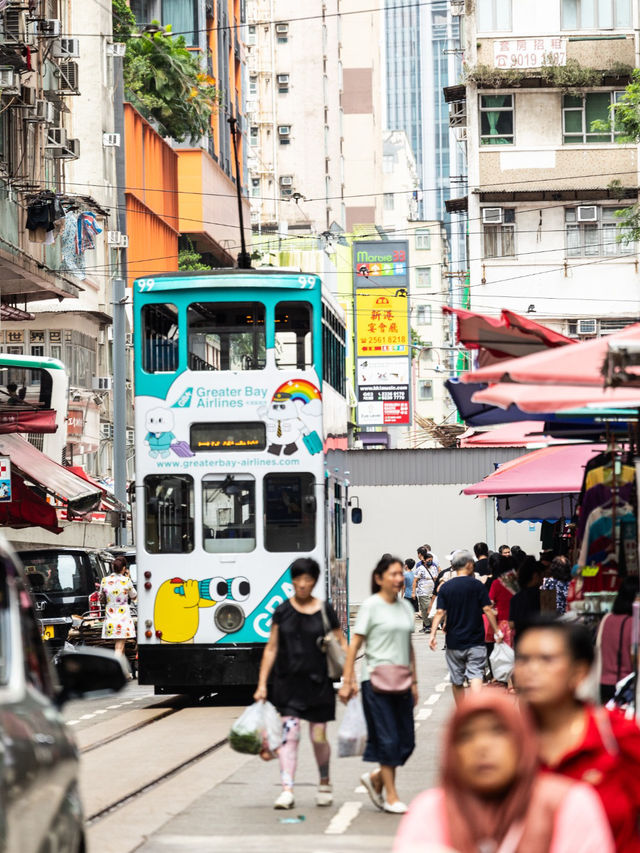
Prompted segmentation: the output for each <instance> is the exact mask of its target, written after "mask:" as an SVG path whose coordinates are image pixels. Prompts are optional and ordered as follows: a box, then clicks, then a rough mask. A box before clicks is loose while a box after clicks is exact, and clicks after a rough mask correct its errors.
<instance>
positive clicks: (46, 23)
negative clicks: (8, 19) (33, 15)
mask: <svg viewBox="0 0 640 853" xmlns="http://www.w3.org/2000/svg"><path fill="white" fill-rule="evenodd" d="M31 26H32V28H33V33H34V35H36V36H41V37H47V38H57V37H58V36H59V35H60V33H61V32H62V24H61V22H60V20H59V18H44V19H41V20H39V21H32V22H31Z"/></svg>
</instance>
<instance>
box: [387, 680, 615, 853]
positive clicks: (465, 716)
mask: <svg viewBox="0 0 640 853" xmlns="http://www.w3.org/2000/svg"><path fill="white" fill-rule="evenodd" d="M536 753H537V743H536V738H535V735H534V732H533V727H532V723H531V720H530V719H529V715H528V713H527V712H526V709H523V708H518V707H517V706H516V703H515V702H514V701H513V698H511V697H509V696H507V695H506V694H505V693H502V692H498V691H496V690H483V691H476V692H475V693H470V694H469V696H468V697H466V698H465V699H464V700H463V701H462V702H461V703H460V704H459V705H458V706H457V708H456V710H455V713H454V714H453V717H452V718H451V721H450V723H449V725H448V727H447V732H446V735H445V743H444V750H443V753H442V783H441V787H440V788H434V789H432V790H430V791H425V792H424V793H422V794H420V795H419V796H418V797H417V798H416V799H415V800H414V801H413V803H412V804H411V806H410V808H409V811H408V812H407V814H406V815H405V817H404V818H403V820H402V822H401V824H400V827H399V828H398V834H397V836H396V839H395V843H394V846H393V851H394V853H426V851H434V850H439V851H440V850H444V849H445V848H446V850H448V851H453V850H455V851H456V853H478V851H482V850H491V851H496V850H500V851H509V853H605V851H609V853H613V850H614V846H613V839H612V837H611V830H610V829H609V826H608V823H607V819H606V816H605V814H604V811H603V809H602V805H601V804H600V802H599V800H598V797H597V795H596V794H595V793H594V791H593V790H592V789H591V788H590V787H589V786H588V785H584V784H582V785H581V784H578V783H576V782H573V781H570V780H569V779H563V778H561V777H560V776H552V775H551V774H549V773H540V770H539V767H538V759H537V755H536Z"/></svg>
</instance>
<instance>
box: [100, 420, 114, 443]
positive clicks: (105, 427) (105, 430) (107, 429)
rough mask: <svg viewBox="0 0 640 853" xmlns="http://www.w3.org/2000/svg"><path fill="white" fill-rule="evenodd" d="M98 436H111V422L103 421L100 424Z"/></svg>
mask: <svg viewBox="0 0 640 853" xmlns="http://www.w3.org/2000/svg"><path fill="white" fill-rule="evenodd" d="M100 438H107V439H108V438H113V424H110V423H106V422H105V421H103V422H102V423H101V424H100Z"/></svg>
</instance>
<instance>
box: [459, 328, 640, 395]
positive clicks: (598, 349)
mask: <svg viewBox="0 0 640 853" xmlns="http://www.w3.org/2000/svg"><path fill="white" fill-rule="evenodd" d="M612 341H617V342H633V343H636V342H637V343H640V323H634V324H633V325H632V326H628V327H627V328H626V329H623V331H621V332H616V333H615V334H613V335H607V336H606V337H602V338H594V340H592V341H585V342H584V343H579V344H574V345H573V346H569V345H567V346H562V347H557V348H554V349H549V350H546V351H545V352H539V353H534V354H533V355H526V356H523V357H522V358H513V359H509V360H508V361H502V362H498V363H497V364H494V365H491V366H489V367H482V368H480V369H478V370H474V371H471V372H469V373H465V374H463V375H462V376H461V380H462V381H463V382H474V383H475V382H504V381H505V380H506V381H509V382H517V383H529V384H540V385H545V384H546V385H558V384H560V385H570V386H571V385H576V386H591V387H596V388H603V387H604V377H603V374H602V368H603V364H604V361H605V358H606V356H607V353H608V351H609V344H610V343H611V342H612ZM514 402H515V401H514ZM494 405H500V404H494ZM516 405H518V404H517V403H516ZM538 411H541V410H540V409H538ZM547 411H549V409H547Z"/></svg>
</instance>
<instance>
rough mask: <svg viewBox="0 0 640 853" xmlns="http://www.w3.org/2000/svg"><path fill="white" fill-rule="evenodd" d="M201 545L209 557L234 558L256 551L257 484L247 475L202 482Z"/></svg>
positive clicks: (212, 476) (213, 476)
mask: <svg viewBox="0 0 640 853" xmlns="http://www.w3.org/2000/svg"><path fill="white" fill-rule="evenodd" d="M202 544H203V547H204V550H205V551H208V552H209V553H210V554H236V553H246V552H247V551H253V550H254V549H255V547H256V482H255V479H254V477H251V476H249V475H242V476H234V475H233V474H227V475H224V474H208V475H207V476H206V477H203V478H202Z"/></svg>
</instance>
